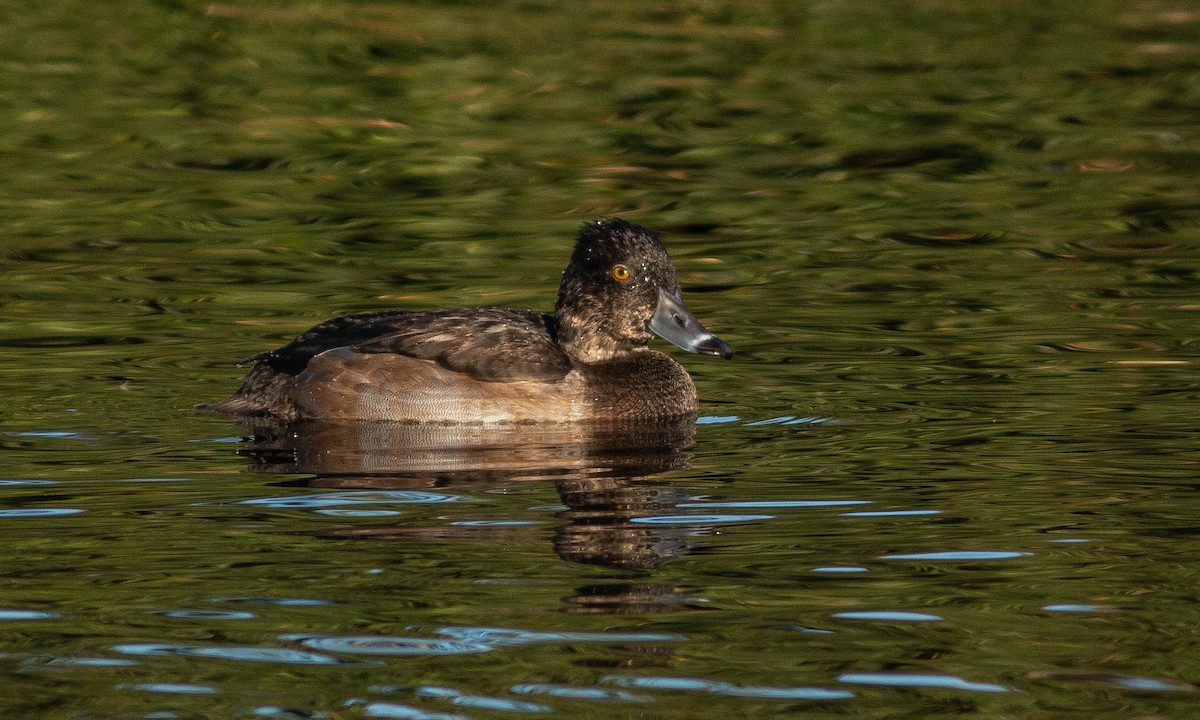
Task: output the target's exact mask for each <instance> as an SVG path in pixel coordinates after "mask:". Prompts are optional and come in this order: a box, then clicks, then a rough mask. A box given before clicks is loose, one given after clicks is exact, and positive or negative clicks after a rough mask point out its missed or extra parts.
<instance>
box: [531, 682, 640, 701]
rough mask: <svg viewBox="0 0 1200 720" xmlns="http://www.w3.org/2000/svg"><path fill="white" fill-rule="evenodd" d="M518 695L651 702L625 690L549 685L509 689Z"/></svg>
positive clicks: (533, 684)
mask: <svg viewBox="0 0 1200 720" xmlns="http://www.w3.org/2000/svg"><path fill="white" fill-rule="evenodd" d="M509 689H510V690H511V691H512V692H514V693H516V694H518V695H550V696H553V697H561V698H569V699H571V700H615V701H620V702H649V701H650V698H648V697H644V696H642V695H635V694H634V693H631V692H626V691H624V690H609V689H607V688H595V687H572V686H569V685H551V684H548V683H524V684H521V685H513V686H512V687H511V688H509Z"/></svg>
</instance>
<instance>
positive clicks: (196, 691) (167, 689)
mask: <svg viewBox="0 0 1200 720" xmlns="http://www.w3.org/2000/svg"><path fill="white" fill-rule="evenodd" d="M117 687H118V688H122V689H128V690H145V691H146V692H157V693H175V694H181V695H214V694H216V692H217V690H216V688H211V687H209V686H207V685H184V684H182V683H138V684H136V685H118V686H117Z"/></svg>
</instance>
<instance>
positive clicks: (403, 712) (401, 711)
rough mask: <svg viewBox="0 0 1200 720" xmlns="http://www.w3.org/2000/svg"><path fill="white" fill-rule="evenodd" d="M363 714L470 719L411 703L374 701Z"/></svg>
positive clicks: (406, 718)
mask: <svg viewBox="0 0 1200 720" xmlns="http://www.w3.org/2000/svg"><path fill="white" fill-rule="evenodd" d="M363 715H365V716H366V717H370V718H401V719H402V720H470V718H468V717H467V716H466V715H459V714H458V713H441V712H426V711H425V710H422V709H420V708H415V707H413V706H411V705H400V704H398V703H385V702H373V703H368V704H367V705H366V706H365V707H364V708H363Z"/></svg>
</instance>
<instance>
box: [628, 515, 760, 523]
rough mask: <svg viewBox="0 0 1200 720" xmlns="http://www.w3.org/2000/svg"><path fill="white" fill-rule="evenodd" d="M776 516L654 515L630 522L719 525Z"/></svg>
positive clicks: (637, 518)
mask: <svg viewBox="0 0 1200 720" xmlns="http://www.w3.org/2000/svg"><path fill="white" fill-rule="evenodd" d="M774 517H775V516H774V515H653V516H650V517H635V518H630V519H629V522H631V523H642V524H645V525H719V524H722V523H739V522H755V521H758V520H771V519H773V518H774Z"/></svg>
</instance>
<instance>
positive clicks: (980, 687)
mask: <svg viewBox="0 0 1200 720" xmlns="http://www.w3.org/2000/svg"><path fill="white" fill-rule="evenodd" d="M838 681H839V682H844V683H851V684H861V685H887V686H890V687H933V688H943V689H946V690H969V691H972V692H988V693H1004V692H1009V691H1010V690H1009V688H1006V687H1004V686H1003V685H994V684H992V683H982V682H972V681H970V680H963V679H962V678H960V677H955V676H954V675H934V674H926V673H845V674H843V675H839V676H838Z"/></svg>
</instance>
